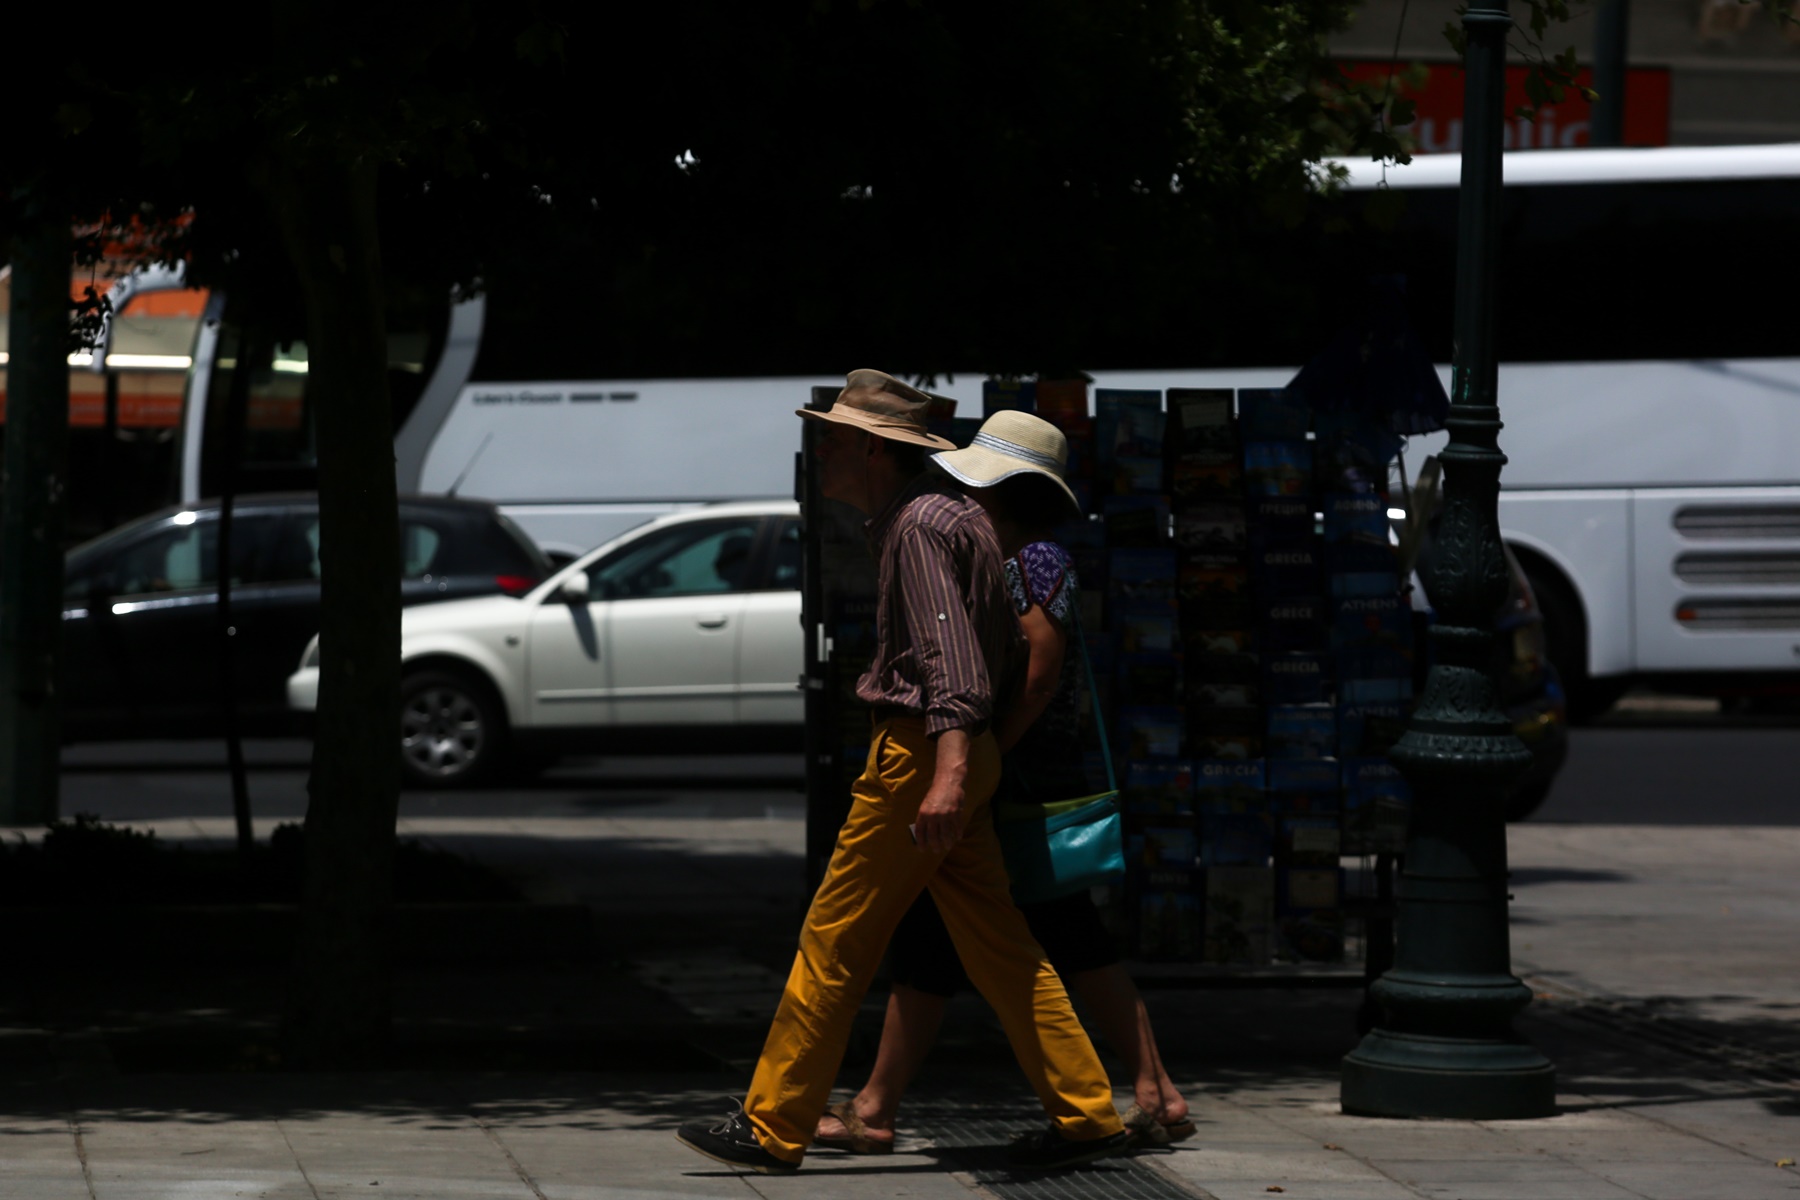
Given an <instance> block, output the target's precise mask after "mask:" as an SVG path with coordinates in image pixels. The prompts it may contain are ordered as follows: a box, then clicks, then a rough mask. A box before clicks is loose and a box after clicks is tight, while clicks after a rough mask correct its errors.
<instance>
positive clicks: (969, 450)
mask: <svg viewBox="0 0 1800 1200" xmlns="http://www.w3.org/2000/svg"><path fill="white" fill-rule="evenodd" d="M931 461H932V462H934V463H936V464H937V466H938V467H939V468H940V469H942V470H943V472H944V473H945V474H947V475H949V476H950V477H951V478H952V479H955V480H956V481H957V482H959V483H961V484H963V485H964V486H965V487H972V488H985V487H993V486H994V485H995V484H997V483H1001V482H1004V481H1005V480H1008V479H1015V478H1017V477H1018V476H1020V475H1042V476H1043V477H1044V478H1046V479H1048V480H1050V481H1051V482H1052V483H1054V484H1055V485H1056V486H1057V487H1059V488H1061V489H1062V494H1063V495H1065V496H1067V497H1068V498H1069V508H1070V509H1071V510H1072V511H1073V512H1074V513H1075V515H1076V516H1080V515H1081V501H1079V500H1077V499H1076V498H1075V493H1074V491H1073V490H1072V489H1071V488H1070V487H1069V485H1068V483H1067V482H1066V481H1065V480H1064V479H1063V472H1064V471H1065V470H1067V469H1068V465H1069V439H1068V438H1066V437H1064V436H1063V432H1062V430H1060V429H1058V428H1057V427H1056V426H1054V425H1052V424H1051V423H1050V422H1048V421H1046V420H1044V418H1042V417H1037V416H1033V415H1032V414H1030V413H1026V412H1017V411H1014V410H1012V409H1006V410H1003V411H1001V412H997V413H995V414H994V415H993V416H991V417H989V418H988V419H987V420H985V421H983V422H982V423H981V429H980V430H979V431H978V432H977V433H976V434H975V440H974V441H972V442H970V443H969V444H968V445H967V446H966V447H964V448H963V449H961V450H950V451H946V452H945V453H943V454H934V455H932V456H931Z"/></svg>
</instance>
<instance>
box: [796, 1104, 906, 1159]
mask: <svg viewBox="0 0 1800 1200" xmlns="http://www.w3.org/2000/svg"><path fill="white" fill-rule="evenodd" d="M825 1111H826V1113H828V1114H829V1115H831V1116H834V1117H836V1118H837V1119H838V1120H840V1121H842V1122H843V1123H844V1136H842V1137H825V1136H824V1135H823V1134H821V1135H819V1136H817V1137H815V1138H813V1143H812V1144H813V1146H814V1147H815V1148H817V1147H823V1148H824V1149H827V1150H842V1151H844V1152H845V1153H847V1154H892V1153H893V1152H894V1143H893V1142H891V1141H885V1142H883V1141H876V1140H875V1139H874V1138H872V1137H870V1136H869V1127H868V1126H867V1125H864V1124H863V1119H862V1118H861V1117H859V1116H857V1115H856V1109H855V1108H853V1107H852V1106H851V1103H850V1101H848V1100H839V1101H838V1102H837V1103H836V1104H830V1105H827V1106H826V1108H825Z"/></svg>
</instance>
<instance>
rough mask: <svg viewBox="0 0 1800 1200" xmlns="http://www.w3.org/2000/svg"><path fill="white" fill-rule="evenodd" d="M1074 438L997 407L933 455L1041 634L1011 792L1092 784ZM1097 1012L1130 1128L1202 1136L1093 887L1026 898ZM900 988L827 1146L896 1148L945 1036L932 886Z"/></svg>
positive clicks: (1030, 631)
mask: <svg viewBox="0 0 1800 1200" xmlns="http://www.w3.org/2000/svg"><path fill="white" fill-rule="evenodd" d="M1067 461H1068V442H1067V440H1066V439H1065V438H1064V437H1063V435H1062V432H1061V431H1060V430H1058V429H1057V428H1056V427H1055V426H1054V425H1051V424H1050V423H1049V422H1047V421H1044V420H1042V419H1041V418H1038V417H1035V416H1032V415H1030V414H1028V413H1020V412H1000V413H995V414H994V415H993V416H992V417H990V418H988V420H987V421H986V422H984V423H983V425H982V427H981V431H980V432H979V433H977V434H976V435H975V439H974V441H973V442H972V443H971V444H970V445H969V447H968V448H967V449H963V450H954V451H946V452H943V453H940V454H934V455H932V462H933V463H934V464H935V465H936V466H937V467H938V468H940V469H941V470H943V471H944V472H945V473H946V474H948V475H950V476H951V477H952V478H954V479H956V480H957V481H958V482H959V483H961V484H962V485H963V487H964V488H965V490H966V491H967V493H968V495H969V497H970V498H971V499H973V500H974V501H975V502H976V503H978V504H979V505H981V507H982V508H983V509H984V510H985V511H986V512H987V514H988V517H989V519H990V520H991V521H992V522H993V525H994V530H995V533H996V534H998V536H999V539H1000V547H1001V550H1002V552H1003V553H1004V554H1005V556H1006V583H1007V589H1008V592H1009V593H1010V597H1011V600H1012V604H1013V608H1014V610H1015V611H1016V612H1017V613H1018V615H1019V624H1020V627H1021V628H1022V629H1023V630H1024V633H1025V637H1026V641H1027V642H1028V643H1029V645H1030V660H1029V664H1028V666H1027V668H1026V673H1025V678H1024V679H1023V681H1022V682H1021V683H1020V685H1019V687H1018V689H1017V691H1016V692H1015V694H1014V696H1013V700H1012V702H1011V704H1010V705H1009V706H1008V707H1007V708H1005V709H1004V710H1002V712H1001V715H1000V717H999V719H998V720H997V721H996V723H995V727H994V735H995V738H996V740H997V741H998V743H999V746H1000V750H1001V752H1002V755H1003V758H1002V763H1003V767H1002V774H1001V783H1000V792H999V793H998V795H997V796H996V799H1002V798H1003V799H1005V800H1006V801H1008V802H1010V803H1026V804H1030V803H1037V804H1048V803H1053V802H1056V801H1060V800H1069V799H1072V798H1075V797H1077V796H1081V795H1083V794H1085V793H1087V792H1091V791H1092V790H1093V789H1092V788H1091V787H1090V786H1089V785H1088V781H1087V776H1086V771H1085V769H1084V764H1083V754H1082V750H1081V738H1080V714H1081V692H1082V688H1083V686H1084V684H1083V675H1084V672H1083V667H1082V663H1081V655H1082V654H1083V653H1084V652H1085V651H1084V650H1082V649H1080V648H1079V642H1077V645H1076V646H1075V647H1071V645H1070V642H1071V637H1072V635H1078V630H1077V627H1076V623H1077V622H1078V621H1079V619H1080V607H1081V606H1080V598H1079V583H1078V580H1077V579H1076V575H1075V565H1074V562H1073V561H1072V560H1071V558H1070V556H1069V553H1068V551H1067V550H1065V549H1064V548H1063V547H1062V546H1060V545H1058V544H1057V543H1056V541H1054V540H1053V531H1054V529H1055V528H1056V526H1058V525H1060V524H1062V523H1063V522H1065V521H1067V520H1068V519H1070V518H1071V517H1077V518H1078V517H1079V516H1080V515H1081V510H1080V506H1079V504H1078V503H1077V502H1076V500H1075V494H1074V492H1072V491H1071V490H1070V489H1069V486H1068V484H1067V483H1065V482H1064V481H1063V478H1062V470H1063V467H1064V465H1065V464H1066V462H1067ZM1019 909H1020V911H1021V912H1023V913H1024V914H1025V918H1026V922H1027V924H1029V925H1030V927H1031V933H1032V936H1034V937H1035V938H1037V940H1038V942H1039V944H1041V945H1042V946H1043V948H1044V950H1045V952H1046V954H1047V955H1048V956H1049V959H1050V963H1051V965H1052V966H1054V967H1055V968H1056V971H1057V974H1059V975H1061V976H1062V978H1063V981H1064V982H1065V984H1067V985H1068V986H1069V987H1070V988H1071V989H1072V990H1073V991H1074V992H1075V994H1076V995H1078V996H1079V997H1080V998H1081V1000H1082V1003H1083V1006H1084V1008H1085V1009H1086V1012H1087V1014H1088V1017H1089V1020H1090V1021H1091V1022H1092V1024H1093V1025H1094V1026H1095V1027H1096V1028H1097V1029H1098V1031H1099V1032H1100V1034H1101V1035H1102V1036H1103V1037H1104V1038H1105V1039H1106V1041H1107V1042H1108V1043H1109V1044H1110V1045H1111V1046H1112V1048H1113V1051H1114V1052H1115V1053H1116V1054H1117V1055H1118V1056H1119V1058H1120V1059H1121V1060H1122V1061H1123V1063H1124V1064H1125V1067H1126V1069H1127V1071H1129V1072H1130V1074H1131V1077H1132V1088H1133V1092H1134V1094H1135V1096H1134V1100H1135V1102H1134V1103H1133V1104H1132V1106H1131V1107H1130V1108H1129V1109H1127V1110H1126V1112H1125V1114H1124V1120H1125V1126H1126V1128H1127V1130H1128V1131H1130V1132H1131V1134H1132V1140H1133V1144H1135V1145H1139V1146H1147V1145H1165V1144H1168V1143H1170V1142H1177V1141H1182V1140H1184V1139H1186V1138H1189V1137H1191V1136H1193V1133H1194V1123H1193V1121H1192V1120H1190V1119H1189V1116H1188V1105H1187V1101H1186V1099H1184V1098H1183V1097H1182V1095H1181V1093H1180V1092H1179V1091H1178V1090H1176V1087H1175V1085H1174V1083H1173V1082H1172V1081H1171V1080H1170V1078H1169V1074H1168V1071H1167V1070H1166V1069H1164V1067H1163V1063H1162V1057H1161V1055H1160V1054H1159V1053H1158V1051H1157V1047H1156V1038H1155V1035H1154V1034H1153V1032H1152V1031H1151V1028H1150V1016H1149V1013H1148V1012H1147V1011H1146V1009H1145V1007H1144V1001H1143V998H1142V996H1140V995H1139V993H1138V990H1137V987H1136V985H1135V984H1133V983H1132V981H1131V977H1130V975H1128V974H1127V973H1126V971H1125V968H1124V965H1123V964H1122V963H1120V962H1119V958H1118V953H1117V951H1116V950H1115V949H1114V946H1113V940H1112V937H1111V935H1110V934H1109V933H1108V932H1107V931H1106V928H1105V926H1104V924H1103V923H1102V922H1101V919H1100V913H1099V910H1098V909H1097V908H1096V907H1095V905H1094V902H1093V899H1092V898H1091V897H1090V896H1089V895H1088V894H1087V893H1086V892H1082V893H1079V894H1077V895H1074V896H1066V897H1060V898H1057V899H1054V900H1046V901H1042V902H1038V903H1029V904H1021V905H1019ZM889 969H890V975H891V978H892V984H893V990H892V991H891V993H890V994H889V996H888V1007H887V1017H886V1020H885V1022H884V1024H883V1026H882V1033H881V1045H880V1048H879V1049H878V1050H877V1052H876V1058H875V1067H874V1070H873V1071H872V1072H871V1074H870V1076H869V1081H868V1083H866V1084H865V1085H864V1086H863V1088H862V1090H861V1091H859V1092H858V1093H857V1094H856V1096H855V1097H854V1098H853V1099H851V1100H848V1101H841V1102H838V1103H836V1104H833V1105H831V1106H830V1107H829V1108H828V1109H827V1110H826V1115H825V1116H824V1117H823V1118H822V1119H821V1120H820V1122H819V1126H818V1133H817V1137H816V1138H815V1140H814V1143H813V1144H814V1145H815V1146H821V1147H835V1148H837V1149H841V1150H848V1151H850V1152H851V1153H856V1154H882V1153H887V1152H889V1151H891V1150H892V1149H893V1147H894V1121H895V1116H896V1114H897V1113H898V1111H899V1107H900V1100H901V1097H902V1096H903V1095H904V1094H905V1092H906V1089H907V1087H908V1085H910V1084H911V1083H912V1080H913V1078H914V1076H915V1075H917V1073H918V1070H919V1067H920V1065H921V1064H922V1063H923V1062H924V1059H925V1055H926V1052H927V1051H929V1050H930V1048H931V1045H932V1043H933V1042H934V1041H935V1040H936V1039H937V1034H938V1029H939V1027H940V1025H941V1024H942V1022H943V1017H944V1009H945V1006H946V1003H947V1001H948V999H949V997H950V996H951V995H953V994H955V992H956V991H957V990H958V989H959V988H962V987H967V986H968V983H967V979H966V977H965V976H964V974H963V971H962V965H961V962H960V960H959V959H958V957H957V953H956V949H955V947H954V946H953V945H952V944H951V941H950V936H949V934H948V932H947V931H946V930H945V928H944V924H943V921H942V919H941V918H940V917H939V916H938V912H937V909H936V908H935V907H934V906H933V905H932V901H931V897H930V895H929V894H925V895H922V896H920V897H919V900H918V902H917V903H916V904H914V905H913V907H912V909H911V910H910V911H909V912H908V913H907V915H906V917H905V918H904V919H903V920H902V921H901V923H900V927H899V928H898V929H897V930H896V931H895V933H894V937H893V940H892V941H891V942H890V943H889Z"/></svg>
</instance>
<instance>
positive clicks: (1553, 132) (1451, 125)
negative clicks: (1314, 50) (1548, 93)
mask: <svg viewBox="0 0 1800 1200" xmlns="http://www.w3.org/2000/svg"><path fill="white" fill-rule="evenodd" d="M1339 65H1340V66H1341V67H1343V69H1344V74H1346V75H1348V76H1349V77H1350V78H1351V79H1355V80H1372V81H1377V82H1379V81H1381V80H1383V79H1386V78H1387V76H1388V74H1389V71H1390V67H1389V65H1388V64H1387V63H1385V62H1367V61H1362V62H1344V63H1340V64H1339ZM1428 69H1429V72H1430V73H1429V74H1428V75H1427V76H1426V79H1425V85H1424V86H1423V87H1420V88H1409V87H1405V86H1404V85H1403V84H1402V83H1401V82H1400V80H1399V79H1395V80H1394V87H1395V89H1396V90H1397V91H1398V92H1399V94H1400V95H1402V96H1404V97H1406V98H1408V99H1410V100H1412V101H1413V103H1414V104H1415V105H1416V106H1417V119H1415V120H1414V121H1413V123H1412V124H1410V125H1402V126H1399V128H1400V129H1401V130H1403V131H1406V132H1408V133H1410V134H1411V135H1412V138H1413V145H1414V153H1417V154H1454V153H1456V152H1458V151H1460V150H1461V149H1462V128H1463V70H1462V67H1461V65H1460V64H1457V63H1435V64H1428ZM1525 75H1526V68H1525V67H1507V68H1506V111H1507V114H1508V115H1507V118H1506V130H1505V138H1506V148H1507V149H1508V150H1556V149H1567V148H1569V147H1573V146H1586V145H1588V129H1589V118H1590V116H1591V114H1592V112H1593V106H1592V105H1591V104H1589V103H1588V102H1587V101H1586V100H1584V99H1582V96H1581V93H1580V92H1577V91H1575V90H1573V89H1569V90H1567V91H1565V92H1564V93H1563V98H1562V99H1561V100H1560V101H1558V102H1557V103H1555V104H1546V105H1544V106H1543V107H1542V108H1540V109H1539V110H1538V115H1537V120H1535V121H1527V120H1524V119H1522V118H1520V117H1517V116H1513V115H1512V114H1513V113H1514V112H1516V111H1517V110H1518V108H1519V107H1520V106H1521V105H1523V104H1525V103H1527V98H1526V95H1525ZM1593 75H1594V73H1593V71H1592V70H1591V69H1589V68H1586V67H1584V68H1582V69H1581V70H1580V71H1579V72H1577V73H1576V75H1575V81H1576V82H1577V83H1580V84H1584V85H1586V86H1588V87H1592V86H1593V83H1594V78H1593ZM1624 132H1625V144H1626V145H1627V146H1666V145H1668V144H1669V69H1668V68H1667V67H1632V68H1630V69H1628V70H1627V71H1626V72H1625V130H1624Z"/></svg>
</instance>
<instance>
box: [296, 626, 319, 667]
mask: <svg viewBox="0 0 1800 1200" xmlns="http://www.w3.org/2000/svg"><path fill="white" fill-rule="evenodd" d="M318 665H319V635H318V634H316V633H315V634H313V640H312V641H310V642H308V643H306V653H305V654H302V655H301V656H300V669H301V670H302V671H304V670H306V668H308V667H316V666H318Z"/></svg>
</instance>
